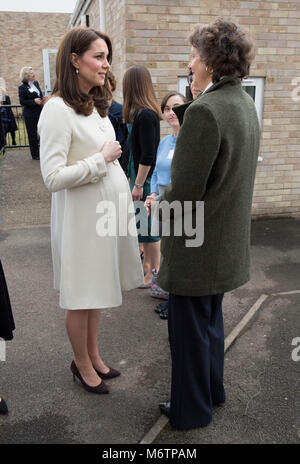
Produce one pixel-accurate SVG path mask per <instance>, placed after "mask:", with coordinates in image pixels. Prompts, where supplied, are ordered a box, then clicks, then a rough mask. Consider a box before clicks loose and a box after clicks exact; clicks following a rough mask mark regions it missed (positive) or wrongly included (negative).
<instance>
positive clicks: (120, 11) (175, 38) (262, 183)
mask: <svg viewBox="0 0 300 464" xmlns="http://www.w3.org/2000/svg"><path fill="white" fill-rule="evenodd" d="M92 3H95V4H96V5H97V7H99V2H98V1H96V0H92ZM105 4H106V31H107V33H108V34H109V35H110V36H111V38H112V41H113V47H114V59H113V68H112V70H113V72H114V73H115V74H116V77H117V80H118V83H119V86H118V90H117V93H116V99H118V100H119V101H121V81H122V78H123V74H124V72H125V70H126V69H127V68H128V67H129V66H131V65H133V64H143V65H145V66H146V67H147V68H148V69H149V70H150V72H151V75H152V80H153V83H154V87H155V92H156V96H157V99H158V101H159V102H160V101H161V99H162V97H163V96H164V95H165V94H166V93H167V92H169V91H170V90H174V89H177V80H178V77H181V76H186V75H187V64H188V61H189V49H190V46H189V45H188V40H187V38H188V36H189V33H190V31H192V29H193V27H194V25H195V24H197V23H201V24H206V23H208V22H211V21H213V20H215V19H216V18H218V17H220V16H221V17H223V18H224V19H226V18H228V19H232V20H233V21H235V22H236V23H238V24H239V25H240V26H241V27H243V28H244V29H245V30H246V31H248V32H250V34H251V35H252V36H253V38H254V40H255V42H256V44H257V55H256V59H255V62H254V64H253V66H252V69H251V76H252V77H264V78H265V89H264V109H263V118H262V139H261V150H260V151H261V153H260V155H261V156H262V158H263V160H262V161H261V162H259V164H258V168H257V176H256V183H255V192H254V199H253V215H254V216H261V215H275V216H280V215H290V216H293V215H295V216H296V215H297V216H299V215H300V135H299V134H300V104H299V100H300V0H291V1H290V0H277V1H274V0H255V1H253V0H249V1H246V0H120V1H115V0H106V2H105ZM97 27H98V25H97ZM297 77H299V81H298V82H299V83H298V86H299V90H298V94H297V95H296V96H298V98H299V100H298V101H293V99H292V92H293V91H294V93H297V91H296V90H295V85H293V84H292V82H293V79H295V78H297ZM169 132H170V131H169V129H168V127H167V126H166V124H165V123H162V124H161V134H162V136H164V135H166V134H167V133H169Z"/></svg>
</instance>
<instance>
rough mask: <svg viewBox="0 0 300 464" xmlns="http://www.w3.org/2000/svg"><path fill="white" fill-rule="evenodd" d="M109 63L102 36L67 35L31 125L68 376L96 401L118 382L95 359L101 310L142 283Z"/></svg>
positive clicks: (76, 30) (75, 32)
mask: <svg viewBox="0 0 300 464" xmlns="http://www.w3.org/2000/svg"><path fill="white" fill-rule="evenodd" d="M111 55H112V52H111V43H110V40H109V38H108V37H107V36H106V35H105V34H102V33H100V32H99V31H95V30H93V29H89V28H74V29H72V30H71V31H69V32H68V33H67V34H66V35H65V37H64V38H63V40H62V43H61V45H60V49H59V52H58V55H57V66H56V68H57V74H58V75H57V82H56V86H55V89H54V91H53V96H52V97H51V98H50V99H49V101H48V102H47V103H46V105H45V107H44V109H43V111H42V114H41V117H40V120H39V125H38V129H39V134H40V139H41V142H40V145H41V155H40V156H41V171H42V175H43V179H44V182H45V184H46V186H47V188H48V189H49V190H50V191H51V192H52V209H51V244H52V258H53V269H54V287H55V289H57V290H58V291H59V292H60V299H59V303H60V306H61V307H62V308H64V309H67V314H66V326H67V331H68V335H69V338H70V341H71V344H72V347H73V351H74V361H73V362H72V364H71V371H72V373H73V375H74V380H75V376H77V377H78V378H79V380H80V381H81V382H82V384H83V386H84V387H85V388H86V390H88V391H92V392H95V393H107V392H108V389H107V387H106V386H105V385H104V382H103V381H102V382H100V384H99V377H101V378H102V379H103V378H106V379H107V378H111V377H115V376H117V375H119V374H120V373H119V372H118V371H116V370H115V369H112V368H109V367H108V366H106V364H105V363H104V362H103V360H102V358H101V357H100V354H99V351H98V326H99V319H100V308H108V307H115V306H119V305H121V303H122V290H130V289H133V288H136V287H138V286H139V285H141V283H143V272H142V266H141V261H140V256H139V248H138V241H137V233H136V227H135V217H134V208H133V204H132V200H131V194H130V190H129V185H128V181H127V179H126V176H125V174H124V172H123V170H122V168H121V167H120V164H119V161H118V160H117V158H119V157H120V155H121V147H120V144H119V142H116V141H115V133H114V129H113V127H112V125H111V122H110V120H109V118H108V117H107V115H106V114H107V110H108V103H107V92H108V90H107V83H106V82H107V77H106V73H107V71H108V70H109V68H110V62H111ZM101 87H102V88H101ZM105 92H106V93H105ZM99 113H100V114H102V116H101V115H100V114H99ZM108 202H109V204H108ZM121 215H122V216H121ZM126 221H128V222H126ZM120 222H121V224H120ZM124 224H125V227H126V226H128V227H127V231H126V228H125V230H124ZM119 227H121V228H122V233H121V234H120V233H119ZM87 310H93V311H87Z"/></svg>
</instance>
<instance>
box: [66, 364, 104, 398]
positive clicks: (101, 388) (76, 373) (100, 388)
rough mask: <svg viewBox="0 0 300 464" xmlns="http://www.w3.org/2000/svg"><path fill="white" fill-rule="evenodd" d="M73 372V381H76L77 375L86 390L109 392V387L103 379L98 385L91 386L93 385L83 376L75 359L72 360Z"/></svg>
mask: <svg viewBox="0 0 300 464" xmlns="http://www.w3.org/2000/svg"><path fill="white" fill-rule="evenodd" d="M71 372H72V374H73V381H74V382H75V377H77V378H78V379H79V380H80V382H81V383H82V385H83V387H84V388H85V390H86V391H88V392H91V393H109V389H108V388H107V386H106V385H105V383H104V382H103V381H102V382H101V383H100V384H99V385H96V387H91V385H88V384H87V383H86V382H85V381H84V380H83V378H82V377H81V374H80V372H79V370H78V368H77V366H76V364H75V361H72V364H71Z"/></svg>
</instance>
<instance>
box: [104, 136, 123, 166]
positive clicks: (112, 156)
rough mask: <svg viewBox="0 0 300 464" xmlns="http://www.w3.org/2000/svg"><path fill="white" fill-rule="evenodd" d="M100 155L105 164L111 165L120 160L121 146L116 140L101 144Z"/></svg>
mask: <svg viewBox="0 0 300 464" xmlns="http://www.w3.org/2000/svg"><path fill="white" fill-rule="evenodd" d="M101 153H102V155H103V158H104V160H105V162H106V163H111V162H113V161H115V160H116V159H118V158H120V156H121V154H122V149H121V145H120V144H119V142H118V141H117V140H115V141H111V140H108V141H107V142H105V143H104V144H103V147H102V149H101Z"/></svg>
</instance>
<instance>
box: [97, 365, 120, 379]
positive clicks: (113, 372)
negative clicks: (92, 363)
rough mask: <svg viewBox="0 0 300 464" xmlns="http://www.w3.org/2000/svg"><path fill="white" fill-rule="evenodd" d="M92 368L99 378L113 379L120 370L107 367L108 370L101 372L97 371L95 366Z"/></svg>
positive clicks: (117, 375)
mask: <svg viewBox="0 0 300 464" xmlns="http://www.w3.org/2000/svg"><path fill="white" fill-rule="evenodd" d="M94 369H95V371H96V372H97V374H98V375H99V377H100V378H101V379H113V378H114V377H119V375H121V372H119V371H117V370H116V369H113V368H112V367H110V368H109V371H108V372H106V374H103V373H102V372H100V371H98V370H97V369H96V368H95V367H94Z"/></svg>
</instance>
